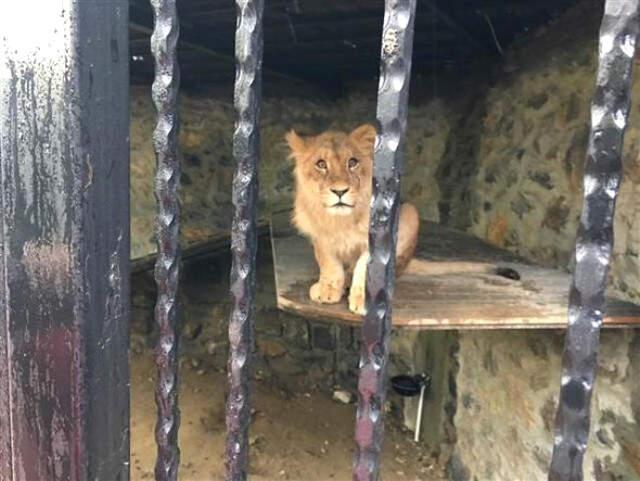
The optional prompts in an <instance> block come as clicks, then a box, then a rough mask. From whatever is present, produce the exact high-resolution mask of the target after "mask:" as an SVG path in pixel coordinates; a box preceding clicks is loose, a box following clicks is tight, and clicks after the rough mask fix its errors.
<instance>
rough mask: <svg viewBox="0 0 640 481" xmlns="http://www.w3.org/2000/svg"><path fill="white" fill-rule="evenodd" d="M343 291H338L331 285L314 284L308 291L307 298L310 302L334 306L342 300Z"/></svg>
mask: <svg viewBox="0 0 640 481" xmlns="http://www.w3.org/2000/svg"><path fill="white" fill-rule="evenodd" d="M342 293H343V289H342V288H340V289H338V288H337V287H336V286H333V285H331V284H321V283H320V282H316V283H315V284H314V285H312V286H311V289H309V297H310V298H311V300H312V301H315V302H319V303H321V304H335V303H336V302H340V299H342Z"/></svg>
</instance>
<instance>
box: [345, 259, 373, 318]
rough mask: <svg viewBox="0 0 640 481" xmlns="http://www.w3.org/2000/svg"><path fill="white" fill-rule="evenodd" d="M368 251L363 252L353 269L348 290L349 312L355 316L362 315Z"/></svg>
mask: <svg viewBox="0 0 640 481" xmlns="http://www.w3.org/2000/svg"><path fill="white" fill-rule="evenodd" d="M368 262H369V251H368V250H366V251H364V252H363V253H362V254H361V255H360V257H359V258H358V262H356V267H355V268H354V269H353V280H352V281H351V288H350V289H349V310H350V311H351V312H355V313H356V314H361V315H364V311H365V308H364V307H365V306H364V289H365V285H366V283H367V263H368Z"/></svg>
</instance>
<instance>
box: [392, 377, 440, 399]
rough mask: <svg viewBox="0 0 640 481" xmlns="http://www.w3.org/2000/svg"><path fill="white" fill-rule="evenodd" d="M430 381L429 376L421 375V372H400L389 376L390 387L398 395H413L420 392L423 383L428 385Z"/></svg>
mask: <svg viewBox="0 0 640 481" xmlns="http://www.w3.org/2000/svg"><path fill="white" fill-rule="evenodd" d="M430 382H431V379H430V378H429V376H423V375H422V374H418V375H415V376H409V375H407V374H401V375H399V376H394V377H392V378H391V387H392V388H393V390H394V391H395V392H396V393H398V394H399V395H400V396H405V397H413V396H417V395H418V394H420V390H421V389H422V386H423V385H425V386H427V387H429V384H430Z"/></svg>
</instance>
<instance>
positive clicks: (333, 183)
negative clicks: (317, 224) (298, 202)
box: [286, 125, 376, 216]
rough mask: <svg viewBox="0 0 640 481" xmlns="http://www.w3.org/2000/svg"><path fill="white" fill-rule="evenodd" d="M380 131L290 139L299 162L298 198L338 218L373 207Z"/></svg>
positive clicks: (292, 136)
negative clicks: (374, 159) (375, 160)
mask: <svg viewBox="0 0 640 481" xmlns="http://www.w3.org/2000/svg"><path fill="white" fill-rule="evenodd" d="M375 137H376V131H375V128H374V127H373V126H371V125H363V126H361V127H358V128H357V129H355V130H354V131H353V132H351V133H349V134H347V133H344V132H331V131H330V132H325V133H324V134H321V135H318V136H316V137H304V138H303V137H300V136H299V135H298V134H296V133H295V132H294V131H291V132H289V133H288V134H287V136H286V140H287V143H288V144H289V147H290V149H291V155H292V157H293V159H294V160H295V179H296V196H297V197H298V198H299V199H300V198H302V199H303V200H304V202H305V203H306V204H310V205H309V206H310V207H313V208H314V209H321V210H324V211H325V212H327V213H329V214H331V215H336V216H348V215H352V214H354V213H356V212H358V211H361V210H362V209H366V208H367V207H368V206H369V202H370V198H371V176H372V169H373V144H374V142H375Z"/></svg>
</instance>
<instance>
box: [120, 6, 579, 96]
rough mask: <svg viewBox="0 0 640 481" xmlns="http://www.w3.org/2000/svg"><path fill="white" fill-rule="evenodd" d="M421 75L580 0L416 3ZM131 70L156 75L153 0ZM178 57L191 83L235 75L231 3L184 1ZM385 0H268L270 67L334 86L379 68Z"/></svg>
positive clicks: (477, 58) (479, 57)
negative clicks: (151, 36) (152, 44)
mask: <svg viewBox="0 0 640 481" xmlns="http://www.w3.org/2000/svg"><path fill="white" fill-rule="evenodd" d="M417 1H418V6H417V16H416V22H415V25H416V27H415V43H414V58H413V65H414V67H413V70H414V74H416V75H420V74H428V73H429V72H432V71H434V70H436V71H438V70H439V69H448V70H456V69H460V70H464V69H465V68H468V67H469V65H471V64H476V63H477V62H482V61H487V62H492V61H495V60H497V59H499V58H500V55H501V53H500V51H501V49H504V48H505V47H506V46H508V45H509V44H510V43H511V42H513V40H514V39H516V38H517V37H518V36H519V35H522V34H524V33H526V32H527V31H529V30H531V29H534V28H536V27H538V26H540V25H543V24H545V23H548V22H550V21H552V20H553V19H554V18H555V17H557V16H558V15H560V14H561V13H562V12H563V11H565V10H566V9H567V8H568V7H569V6H570V5H572V4H574V3H576V2H575V0H449V1H446V2H445V1H444V0H439V1H436V0H417ZM130 5H131V11H130V22H131V23H130V31H131V76H132V82H133V83H135V84H148V83H150V81H151V79H152V78H153V61H152V57H151V54H150V49H149V34H150V32H151V29H152V27H153V17H152V13H151V8H150V6H149V2H148V1H146V0H131V2H130ZM178 8H179V15H180V27H181V34H180V35H181V37H180V38H181V43H180V51H179V62H180V65H181V71H182V82H183V84H184V85H185V86H187V87H188V86H191V87H193V86H198V85H210V84H214V83H220V82H224V83H226V82H230V81H231V80H232V79H233V76H234V72H235V70H234V60H233V47H234V30H235V16H236V9H235V4H234V2H233V1H232V0H180V1H179V2H178ZM383 12H384V1H383V0H349V1H347V0H265V14H264V30H265V35H264V37H265V38H264V41H265V51H264V73H265V77H266V79H267V81H268V80H269V79H275V78H279V79H282V80H288V81H302V82H305V83H310V84H314V85H316V86H318V87H322V88H327V89H335V88H340V87H341V86H343V85H344V84H345V83H349V82H353V81H358V80H370V79H372V78H375V77H376V76H377V74H378V65H379V58H378V57H379V51H380V48H379V46H380V37H381V28H382V18H383Z"/></svg>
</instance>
